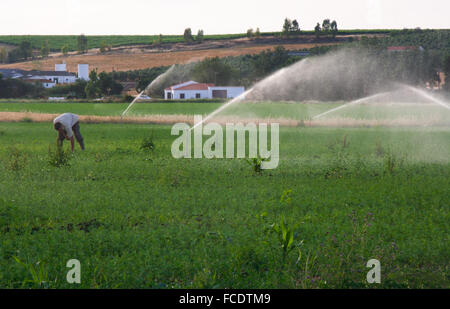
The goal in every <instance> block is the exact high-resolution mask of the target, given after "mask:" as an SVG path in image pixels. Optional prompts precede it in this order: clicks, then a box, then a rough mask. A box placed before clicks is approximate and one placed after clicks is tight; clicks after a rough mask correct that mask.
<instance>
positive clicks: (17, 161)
mask: <svg viewBox="0 0 450 309" xmlns="http://www.w3.org/2000/svg"><path fill="white" fill-rule="evenodd" d="M9 156H10V159H9V165H8V168H9V170H11V171H13V172H18V171H21V170H23V169H24V168H25V164H26V161H27V158H26V156H25V155H24V154H23V153H22V152H20V150H19V149H17V148H15V147H13V148H11V150H10V153H9Z"/></svg>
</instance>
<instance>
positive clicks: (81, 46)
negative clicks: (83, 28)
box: [77, 34, 88, 53]
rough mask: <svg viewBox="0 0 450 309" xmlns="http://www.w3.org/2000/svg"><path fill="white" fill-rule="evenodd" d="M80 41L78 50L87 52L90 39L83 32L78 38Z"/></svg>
mask: <svg viewBox="0 0 450 309" xmlns="http://www.w3.org/2000/svg"><path fill="white" fill-rule="evenodd" d="M77 41H78V52H79V53H87V51H88V40H87V37H86V36H85V35H84V34H81V35H80V36H78V38H77Z"/></svg>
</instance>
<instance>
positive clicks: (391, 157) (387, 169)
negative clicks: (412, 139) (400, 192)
mask: <svg viewBox="0 0 450 309" xmlns="http://www.w3.org/2000/svg"><path fill="white" fill-rule="evenodd" d="M404 161H405V158H404V157H401V156H399V155H397V154H395V153H394V152H393V151H392V150H389V151H387V152H386V153H385V155H384V159H383V163H384V173H385V174H393V173H394V172H395V171H396V170H397V169H399V168H401V167H402V166H403V163H404Z"/></svg>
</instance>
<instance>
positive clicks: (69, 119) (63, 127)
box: [53, 113, 84, 152]
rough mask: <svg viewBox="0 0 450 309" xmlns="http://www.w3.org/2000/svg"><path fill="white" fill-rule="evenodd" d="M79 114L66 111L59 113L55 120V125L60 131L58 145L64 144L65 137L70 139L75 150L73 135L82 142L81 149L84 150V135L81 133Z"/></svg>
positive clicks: (79, 142)
mask: <svg viewBox="0 0 450 309" xmlns="http://www.w3.org/2000/svg"><path fill="white" fill-rule="evenodd" d="M78 119H79V117H78V115H75V114H72V113H65V114H62V115H59V116H58V117H56V118H55V120H53V127H54V128H55V130H56V131H58V145H59V146H62V144H63V142H64V139H67V140H70V145H71V148H72V152H73V144H74V143H73V135H74V134H75V138H76V139H77V142H78V144H80V147H81V150H84V141H83V136H81V133H80V123H79V122H78Z"/></svg>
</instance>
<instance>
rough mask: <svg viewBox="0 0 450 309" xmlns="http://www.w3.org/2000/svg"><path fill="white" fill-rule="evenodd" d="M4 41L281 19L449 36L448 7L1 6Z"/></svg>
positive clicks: (99, 0)
mask: <svg viewBox="0 0 450 309" xmlns="http://www.w3.org/2000/svg"><path fill="white" fill-rule="evenodd" d="M0 11H1V12H2V13H3V14H1V17H0V35H8V34H9V35H14V34H80V33H84V34H86V35H95V34H98V35H100V34H104V35H108V34H130V35H131V34H138V35H152V34H160V33H161V34H183V32H184V29H185V28H188V27H190V28H191V29H192V32H193V33H197V31H198V30H199V29H202V30H203V31H204V34H227V33H244V32H246V31H247V29H249V28H253V29H256V28H257V27H259V29H260V31H261V32H270V31H280V30H281V28H282V24H283V21H284V19H285V18H286V17H287V18H290V19H291V20H293V19H296V20H297V21H298V22H299V24H300V28H301V29H304V30H312V29H313V28H314V26H315V25H316V23H317V22H322V20H323V19H325V18H329V19H330V20H336V22H337V24H338V28H339V29H403V28H416V27H420V28H422V29H427V28H436V29H438V28H439V29H442V28H447V29H450V0H426V1H425V0H339V1H338V0H318V1H317V0H316V1H313V0H270V1H269V0H221V1H216V0H39V1H36V0H0Z"/></svg>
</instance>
